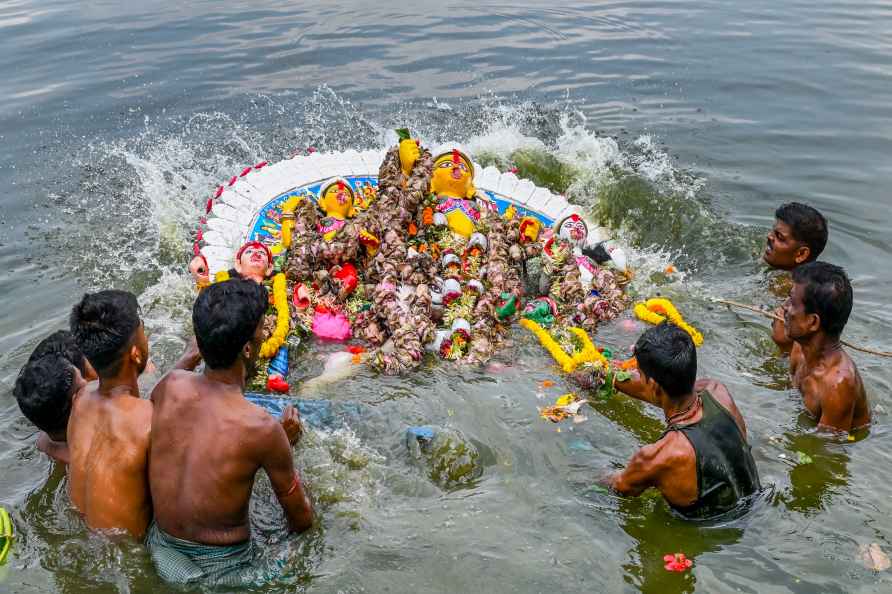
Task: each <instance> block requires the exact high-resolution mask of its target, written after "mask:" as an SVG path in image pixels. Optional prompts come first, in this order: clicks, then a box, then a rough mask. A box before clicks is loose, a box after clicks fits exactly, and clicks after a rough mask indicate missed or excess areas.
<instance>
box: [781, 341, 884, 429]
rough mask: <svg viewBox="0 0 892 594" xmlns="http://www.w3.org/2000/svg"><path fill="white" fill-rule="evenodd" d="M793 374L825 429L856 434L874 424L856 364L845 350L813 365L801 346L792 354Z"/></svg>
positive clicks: (811, 410) (838, 351)
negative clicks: (871, 422) (871, 421)
mask: <svg viewBox="0 0 892 594" xmlns="http://www.w3.org/2000/svg"><path fill="white" fill-rule="evenodd" d="M790 375H791V377H792V380H793V385H794V386H795V387H796V388H798V389H799V391H800V392H801V393H802V401H803V404H804V405H805V408H806V410H808V412H809V414H810V415H811V416H812V417H814V418H815V419H816V420H817V421H818V426H819V427H821V428H826V429H831V430H834V431H853V430H855V429H860V428H862V427H865V426H867V425H869V424H870V405H869V403H868V401H867V393H866V392H865V391H864V384H863V382H862V381H861V374H859V373H858V368H857V367H856V366H855V363H854V361H852V359H851V357H849V355H848V353H846V352H845V351H844V350H843V349H842V347H841V346H840V347H839V348H838V349H836V350H833V351H831V352H829V353H826V354H825V355H823V356H822V357H821V358H820V359H819V360H818V361H817V363H815V364H814V365H809V363H808V361H807V360H806V357H805V353H804V352H803V349H802V347H801V346H800V345H799V343H795V344H794V345H793V350H792V351H791V352H790Z"/></svg>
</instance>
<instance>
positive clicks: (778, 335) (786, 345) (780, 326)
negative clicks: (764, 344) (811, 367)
mask: <svg viewBox="0 0 892 594" xmlns="http://www.w3.org/2000/svg"><path fill="white" fill-rule="evenodd" d="M774 315H775V316H777V317H776V318H775V319H774V321H772V322H771V340H773V341H774V344H776V345H777V348H779V349H780V351H781V353H782V354H785V355H789V354H790V351H791V350H793V339H792V338H790V337H788V336H787V328H786V326H785V325H784V321H783V315H784V309H783V308H782V307H778V308H776V309H775V310H774ZM778 318H780V319H778Z"/></svg>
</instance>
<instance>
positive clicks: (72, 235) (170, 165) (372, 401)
mask: <svg viewBox="0 0 892 594" xmlns="http://www.w3.org/2000/svg"><path fill="white" fill-rule="evenodd" d="M521 4H523V5H522V6H519V5H518V4H517V3H515V4H511V3H504V4H499V3H496V4H492V3H470V2H464V1H456V2H451V3H434V2H428V1H422V2H414V3H405V5H404V6H395V5H390V4H387V3H372V2H358V1H344V2H338V3H318V2H304V1H298V2H291V3H287V5H285V4H283V3H269V2H265V1H254V2H225V3H221V2H210V1H207V0H203V1H196V2H170V1H165V0H145V1H143V2H139V3H114V2H91V3H75V2H70V1H68V0H61V1H58V0H57V1H52V0H44V1H42V2H35V1H33V0H7V1H6V2H2V3H0V71H2V82H0V90H2V92H0V184H2V187H3V188H4V191H3V192H2V194H0V271H2V272H0V294H2V295H3V298H2V306H0V505H3V506H4V507H6V508H7V509H8V510H10V512H11V515H12V517H13V521H14V523H15V526H16V529H17V538H16V541H15V545H14V550H13V554H12V556H11V558H10V561H9V562H8V564H7V565H6V566H5V567H0V591H10V592H45V591H52V592H72V593H74V592H78V593H79V592H148V591H158V590H163V589H165V588H164V586H163V584H162V582H160V581H159V579H158V578H157V576H156V575H155V573H154V571H153V569H152V567H151V563H150V562H149V560H148V557H147V555H146V553H145V551H144V549H143V548H142V547H141V546H140V545H138V544H136V543H133V542H130V541H128V540H127V539H122V538H117V537H112V538H109V537H106V536H101V535H94V534H91V533H90V532H88V531H87V530H86V529H85V527H84V525H83V522H82V521H81V520H80V519H79V517H78V516H77V514H76V513H74V512H73V511H72V509H71V508H70V505H69V503H68V499H67V496H66V494H65V478H64V471H63V470H61V469H59V468H53V467H52V465H51V464H50V463H49V462H48V461H47V460H46V459H45V458H44V457H43V456H42V455H40V454H39V453H38V452H37V451H36V449H35V447H34V434H35V430H34V428H33V427H32V426H31V425H30V424H29V423H28V422H27V421H25V420H24V419H23V417H22V416H21V414H20V413H19V411H18V409H17V407H16V404H15V401H14V399H13V398H12V395H11V388H12V384H13V382H14V379H15V374H16V373H17V370H18V369H19V368H20V366H21V365H22V364H23V362H24V360H25V359H26V358H27V355H28V353H29V352H30V350H31V349H32V348H33V347H34V345H35V344H36V343H37V342H38V341H39V340H40V339H41V338H42V337H43V336H45V335H46V334H47V333H49V332H50V331H51V330H54V329H56V328H59V327H63V326H64V325H65V323H66V318H67V312H68V311H69V308H70V306H71V304H72V303H73V302H74V301H75V300H76V299H77V298H78V297H79V296H80V294H81V293H82V292H83V291H84V290H90V289H97V288H107V287H122V288H128V289H130V290H133V291H135V292H137V293H138V294H139V295H140V302H141V304H142V308H143V313H144V316H145V320H146V325H147V328H148V330H149V331H150V335H151V346H152V349H153V358H154V360H155V363H156V364H157V365H158V367H159V369H160V370H161V371H163V370H164V369H165V368H166V367H167V366H169V365H170V363H171V362H172V360H173V359H174V357H175V356H176V354H177V352H178V351H179V349H181V348H182V346H183V344H184V342H183V341H184V337H185V336H186V335H187V333H188V319H189V306H190V303H191V299H192V295H191V292H190V282H189V279H188V278H187V277H186V275H185V274H184V272H183V269H184V266H185V263H186V261H187V257H188V250H189V245H190V240H189V233H190V231H191V230H192V229H193V228H194V225H195V222H196V221H197V219H198V217H199V216H200V213H201V208H202V205H203V204H204V201H205V200H206V198H207V196H208V193H209V192H210V191H211V190H212V188H213V187H214V186H215V185H216V184H217V183H218V182H220V181H221V180H224V179H228V178H229V177H230V176H231V175H232V174H233V173H234V172H238V171H240V170H241V168H242V167H243V166H244V165H246V164H252V163H256V162H258V161H260V160H268V161H271V162H272V161H276V160H279V159H282V158H286V157H288V156H290V155H291V154H294V153H295V152H303V151H305V150H306V149H307V148H308V147H314V148H317V149H318V150H342V149H345V148H357V149H359V148H373V147H383V146H385V144H386V143H387V142H389V141H390V140H391V139H392V136H390V135H389V132H388V131H389V130H390V129H391V128H394V127H402V126H404V125H407V126H409V127H410V128H412V129H413V131H414V132H416V133H417V134H419V135H420V136H421V137H422V138H423V139H424V140H425V142H427V143H428V144H435V143H437V142H439V141H445V140H448V139H452V140H458V141H460V142H462V143H464V144H465V146H467V147H469V148H470V149H471V150H472V151H474V152H475V154H479V155H486V156H487V158H489V159H492V160H495V161H498V162H500V163H503V164H505V165H506V166H510V165H511V164H512V163H513V160H514V159H515V158H516V156H517V153H516V151H518V150H520V149H523V150H524V151H526V152H525V154H526V155H527V156H528V158H529V159H532V160H533V161H534V162H538V163H540V164H543V163H544V164H546V165H549V164H550V165H555V164H560V167H561V170H562V171H564V172H565V175H564V176H563V177H562V178H561V180H559V182H557V183H558V184H559V185H560V186H561V188H562V189H566V192H567V195H568V196H569V197H570V198H571V199H572V200H574V201H576V202H578V203H580V204H585V205H589V206H592V207H593V208H595V209H597V213H598V216H601V217H603V218H604V220H609V221H610V222H611V223H612V224H613V225H614V226H615V227H616V228H617V229H618V231H617V232H618V233H619V234H620V236H621V237H622V238H623V240H624V241H626V242H627V243H628V244H629V245H630V249H631V251H632V252H633V262H634V264H635V266H636V268H637V270H638V274H637V276H636V281H635V285H634V288H635V290H636V291H637V292H638V293H639V295H641V296H644V297H647V296H651V295H653V294H655V293H656V292H661V293H662V294H664V295H669V296H671V297H672V298H673V299H674V300H675V301H676V303H677V304H678V305H679V308H680V309H681V310H682V312H683V313H684V315H685V317H686V319H688V320H689V321H691V322H692V323H693V324H694V325H696V326H698V328H699V329H701V330H702V331H703V333H704V335H705V337H706V341H705V344H704V346H703V347H702V348H701V349H700V367H701V370H700V372H701V375H709V376H713V377H717V378H719V379H720V380H722V381H724V382H726V383H727V384H728V385H729V387H730V388H731V392H732V394H733V395H734V397H735V398H736V400H737V403H738V406H739V407H740V409H741V411H742V412H743V414H744V416H745V418H746V420H747V422H748V425H749V432H750V439H751V441H752V444H753V449H754V452H755V457H756V461H757V464H758V465H759V469H760V472H761V476H762V481H763V484H765V485H766V487H767V490H766V493H765V494H764V495H763V496H762V497H761V499H760V500H759V502H758V503H757V505H756V506H755V509H754V510H753V511H752V512H751V513H750V514H749V515H747V516H746V517H745V518H743V519H741V520H739V521H736V522H733V523H730V524H727V525H721V526H709V527H702V526H693V525H689V524H685V523H683V522H681V521H679V520H677V519H675V518H674V517H673V516H672V515H671V514H669V512H668V511H667V509H666V506H665V504H664V503H662V502H661V501H660V499H659V497H658V496H656V495H654V494H650V495H647V496H644V497H642V498H640V499H638V500H621V499H617V498H615V497H613V496H611V495H609V494H606V493H604V492H603V491H601V490H599V489H597V488H596V487H594V485H595V483H596V478H597V477H598V476H599V474H600V473H602V472H603V471H604V470H605V469H610V468H614V467H616V466H618V465H620V464H622V463H624V462H625V460H627V458H628V457H629V456H630V455H631V453H632V452H633V451H634V450H635V448H636V447H637V446H639V445H640V444H642V443H645V442H648V441H651V440H654V439H656V438H657V437H659V435H660V431H661V427H662V425H661V422H660V418H659V417H658V416H657V415H656V414H655V413H654V412H653V411H648V410H646V409H645V408H644V407H642V406H639V405H638V404H636V403H633V402H630V401H629V400H626V399H624V398H622V397H614V398H612V399H610V400H607V401H603V402H596V403H595V404H594V406H593V408H591V409H587V412H586V416H587V420H586V421H584V422H583V423H579V424H572V423H564V424H561V425H560V426H558V425H553V424H551V423H548V422H547V421H544V420H542V419H540V418H538V415H537V412H536V406H541V405H543V404H545V403H547V402H548V401H549V400H553V399H554V398H555V397H557V396H558V395H560V394H561V393H562V392H565V391H567V390H569V389H571V388H570V386H568V385H566V384H565V383H564V382H563V380H562V379H561V378H560V376H559V374H558V373H557V372H556V371H555V370H554V369H553V368H552V367H550V365H549V360H548V359H547V358H546V356H545V355H544V353H543V351H542V350H541V349H540V348H539V347H538V345H536V344H534V343H533V342H532V340H531V339H530V337H529V336H526V335H524V334H523V333H522V332H520V331H517V332H516V333H515V336H514V338H515V341H514V344H513V345H511V346H510V347H509V348H507V349H506V351H505V352H504V353H503V354H502V355H500V356H499V357H497V358H496V359H495V360H494V362H493V363H492V364H490V365H488V366H486V367H485V368H481V369H455V368H452V367H448V366H445V365H431V366H428V367H426V368H424V369H422V370H421V371H419V372H417V373H415V374H413V375H412V376H410V377H405V378H379V377H375V376H374V375H373V374H371V373H369V372H362V373H360V374H359V375H358V376H356V377H353V378H350V379H347V380H344V381H342V382H340V383H338V384H333V385H329V386H325V387H323V388H322V389H320V391H319V394H318V397H320V398H328V399H332V400H335V401H337V402H338V403H341V404H343V403H351V405H352V404H358V407H359V408H358V409H356V410H358V413H357V414H356V415H355V416H353V417H350V418H349V419H348V420H347V421H346V422H344V423H342V424H341V425H338V426H334V427H330V428H326V429H319V430H315V431H312V432H310V436H309V437H308V439H307V443H305V444H304V445H303V446H301V447H300V448H298V450H297V460H298V464H299V465H300V467H301V469H302V470H303V472H304V474H305V475H306V477H307V480H308V482H309V484H310V488H311V489H312V491H313V493H314V496H315V498H316V500H317V506H318V509H319V511H320V516H321V521H320V526H319V527H318V528H317V529H314V530H313V531H311V532H310V533H309V534H307V535H305V536H301V537H288V536H287V535H286V534H285V532H284V530H283V529H282V518H281V517H280V516H279V512H278V511H277V508H276V506H275V504H274V500H273V499H272V495H271V493H270V489H269V486H268V483H265V482H264V480H260V483H259V484H258V487H257V502H256V503H255V505H254V506H253V509H252V519H253V521H254V524H255V537H256V538H257V539H258V541H259V543H260V545H261V548H262V550H263V551H264V553H263V554H264V556H266V557H269V558H271V559H276V560H279V561H281V562H282V563H283V564H284V566H285V570H286V571H285V575H284V576H283V577H282V578H281V579H280V580H279V581H277V582H275V583H274V584H271V585H267V586H258V588H257V591H263V592H273V591H281V590H282V589H283V588H287V589H289V590H298V591H307V592H360V591H362V592H383V591H390V592H418V591H423V592H454V591H462V590H464V591H481V592H543V591H548V592H579V591H583V590H585V591H594V592H636V591H641V592H653V593H657V592H659V593H663V592H694V591H696V592H710V593H713V592H758V593H769V592H771V593H774V592H777V593H785V592H803V593H804V592H847V593H848V592H888V591H890V590H892V577H890V574H889V572H879V573H875V572H873V571H870V570H868V569H866V568H865V567H864V566H863V565H862V563H861V562H860V561H859V559H858V549H859V546H860V545H867V544H870V543H876V544H877V545H879V547H880V548H881V549H883V550H885V551H886V552H889V553H892V538H890V530H892V497H890V496H892V464H890V461H892V460H890V457H892V455H890V452H892V435H890V433H889V431H888V429H887V427H888V423H889V418H890V417H889V410H890V408H892V399H890V385H892V371H890V370H889V366H888V364H887V363H886V362H885V361H884V360H882V359H879V358H877V357H872V356H869V355H861V354H855V355H854V356H855V360H856V361H857V363H858V365H859V367H860V369H861V373H862V375H863V377H864V381H865V384H866V386H867V389H868V391H869V394H870V397H871V401H872V406H873V407H874V411H875V414H874V418H875V424H874V426H873V427H872V428H871V430H870V433H869V435H866V436H865V435H859V436H857V438H858V439H857V440H856V441H854V442H852V443H837V442H835V441H832V440H828V439H826V438H822V437H819V436H816V435H814V434H813V423H812V422H811V421H809V420H808V419H807V417H806V416H804V415H803V412H802V406H801V404H800V400H799V398H798V396H797V394H796V393H795V392H794V391H792V390H791V389H790V385H789V382H788V381H787V378H786V368H785V364H784V362H783V361H782V360H780V359H778V358H777V357H775V356H774V355H773V348H772V345H771V343H770V340H769V337H768V334H767V331H766V324H765V322H764V321H763V320H760V319H755V318H752V317H750V316H747V315H737V314H734V313H731V312H728V311H727V310H724V309H721V308H715V307H714V306H713V305H711V304H710V301H709V298H710V297H725V298H731V299H737V300H740V301H746V302H751V303H760V304H770V303H774V302H775V301H776V300H777V299H778V298H777V297H775V296H773V295H772V294H771V293H770V291H769V287H770V285H771V282H772V281H771V278H770V277H768V276H766V274H765V271H764V270H763V268H762V267H761V266H760V265H759V263H758V253H759V251H760V249H761V244H762V241H763V237H764V234H765V232H766V230H767V228H768V227H769V226H770V225H771V223H772V221H773V211H774V209H775V207H776V206H777V205H778V204H780V203H781V202H784V201H788V200H792V199H796V200H801V201H805V202H808V203H811V204H813V205H814V206H816V207H817V208H819V209H820V210H821V211H823V212H824V214H825V215H826V216H827V217H828V219H829V221H830V242H829V245H828V248H827V250H826V252H825V254H824V258H825V259H827V260H829V261H832V262H835V263H838V264H840V265H842V266H844V267H845V268H846V269H847V270H848V272H849V274H850V276H851V278H852V281H853V284H854V289H855V307H854V312H853V315H852V319H851V320H850V322H849V326H848V328H847V330H846V337H847V338H848V339H849V340H850V341H853V342H858V343H861V344H866V345H872V346H874V347H878V348H880V349H881V350H890V347H892V342H890V330H892V317H890V316H889V315H888V313H887V312H886V311H885V309H884V308H885V307H888V306H889V301H888V295H889V293H890V291H892V268H890V266H889V264H888V262H889V259H890V257H892V241H890V240H892V232H890V228H892V196H890V193H889V187H890V182H892V161H890V160H889V155H890V154H892V66H890V64H892V8H890V6H889V4H888V3H883V2H841V1H828V2H822V3H818V4H816V3H813V2H802V1H790V2H782V3H779V2H768V1H765V0H757V1H755V2H747V3H730V2H711V1H701V2H692V1H691V0H677V1H648V2H637V3H633V2H596V3H588V2H577V1H575V0H568V1H566V2H562V3H560V5H555V4H554V3H551V2H543V1H541V0H529V1H527V2H524V3H521ZM669 264H673V265H675V266H676V267H677V268H678V269H679V270H681V271H682V274H679V275H674V276H672V277H668V278H667V277H666V275H665V274H663V273H662V272H661V271H663V270H664V269H665V268H666V267H667V266H668V265H669ZM639 330H640V328H639ZM636 332H637V331H636ZM634 339H635V333H634V332H629V331H628V329H624V327H623V326H622V325H620V324H612V325H609V326H607V327H604V328H603V330H602V331H600V332H599V334H598V336H597V337H596V341H597V342H599V343H601V344H605V345H609V346H611V347H612V348H613V349H614V350H615V351H619V352H624V351H625V350H627V349H628V348H629V345H630V344H631V343H633V342H634ZM332 348H333V347H320V348H317V347H316V346H315V345H311V347H310V348H309V349H307V350H306V351H305V352H304V354H303V355H302V356H301V358H300V361H299V363H298V364H297V369H296V370H295V377H296V378H297V379H300V378H302V377H308V376H312V375H315V374H317V373H318V372H319V370H320V369H321V366H322V362H321V360H320V359H319V357H320V353H323V352H326V351H329V350H332ZM884 363H886V364H884ZM158 373H160V372H158ZM158 373H155V374H152V375H151V376H147V377H145V378H144V382H143V387H144V389H145V390H146V391H148V390H149V389H150V388H151V386H152V384H153V382H154V381H156V380H157V378H158ZM547 379H548V380H552V381H555V382H557V385H555V386H554V387H551V388H543V387H542V384H541V382H543V381H544V380H547ZM351 410H352V409H351ZM419 424H429V425H435V426H438V427H442V428H445V431H446V432H447V434H449V435H452V436H453V437H454V438H455V440H456V443H460V444H465V445H467V446H469V447H473V448H474V449H476V450H477V452H478V453H479V456H478V458H477V460H476V468H477V473H478V474H479V476H476V478H474V479H473V480H470V481H466V482H464V483H462V484H460V485H454V484H446V483H443V482H442V481H441V482H439V483H437V482H434V481H432V480H431V477H430V474H431V473H430V468H429V467H427V466H425V464H424V462H423V461H418V460H416V459H415V458H414V457H413V455H412V454H411V453H410V452H409V451H408V450H407V449H406V447H405V443H404V437H403V436H404V432H405V429H406V427H408V426H410V425H419ZM559 429H560V430H559ZM800 453H801V454H800ZM809 459H810V460H811V462H810V463H809ZM674 552H684V553H685V554H686V555H687V556H688V557H690V558H692V559H694V567H693V569H692V570H691V571H690V572H689V573H687V574H684V575H679V574H670V573H668V572H666V571H665V570H664V569H663V567H662V565H663V562H662V556H663V555H664V554H666V553H674Z"/></svg>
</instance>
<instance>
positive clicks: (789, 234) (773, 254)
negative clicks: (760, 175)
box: [762, 219, 811, 354]
mask: <svg viewBox="0 0 892 594" xmlns="http://www.w3.org/2000/svg"><path fill="white" fill-rule="evenodd" d="M810 258H811V248H809V247H808V246H807V245H805V244H804V243H802V242H800V241H797V240H796V239H794V238H793V230H792V229H791V228H790V226H789V225H788V224H786V223H785V222H783V221H781V220H779V219H775V221H774V227H772V229H771V231H769V232H768V237H766V238H765V251H764V252H763V253H762V260H763V261H764V262H765V263H766V264H768V265H769V266H770V267H772V268H774V269H776V270H787V271H790V270H793V269H794V268H796V267H797V266H799V265H800V264H804V263H806V262H808V261H809V259H810ZM774 313H775V315H782V312H781V309H780V308H778V309H776V310H775V312H774ZM771 338H772V340H774V342H775V344H777V346H778V348H780V350H781V353H784V354H789V353H790V350H791V349H792V348H793V341H792V340H791V339H789V338H787V336H786V331H785V330H784V323H783V322H781V321H779V320H775V321H773V322H772V323H771Z"/></svg>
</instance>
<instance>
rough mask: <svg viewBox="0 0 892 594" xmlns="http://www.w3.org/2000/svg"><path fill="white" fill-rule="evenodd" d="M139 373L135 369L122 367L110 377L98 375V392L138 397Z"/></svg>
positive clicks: (112, 395) (113, 395) (104, 394)
mask: <svg viewBox="0 0 892 594" xmlns="http://www.w3.org/2000/svg"><path fill="white" fill-rule="evenodd" d="M138 378H139V374H137V373H136V370H135V369H124V370H122V371H121V373H118V374H117V375H114V376H111V377H102V376H100V377H99V389H98V392H99V393H100V394H101V395H103V396H107V397H116V396H133V397H135V398H139V381H138Z"/></svg>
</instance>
